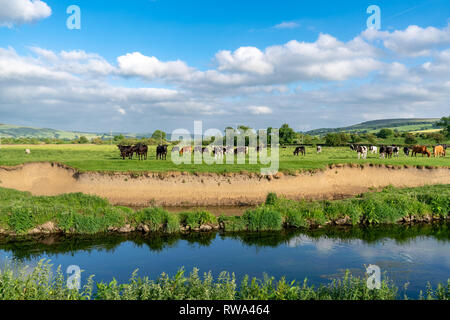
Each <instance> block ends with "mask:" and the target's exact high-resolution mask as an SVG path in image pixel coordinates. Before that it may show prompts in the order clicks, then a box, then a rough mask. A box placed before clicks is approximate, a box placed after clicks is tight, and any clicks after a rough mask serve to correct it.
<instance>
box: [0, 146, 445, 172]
mask: <svg viewBox="0 0 450 320" xmlns="http://www.w3.org/2000/svg"><path fill="white" fill-rule="evenodd" d="M27 148H28V147H27ZM29 148H30V149H31V154H30V155H26V154H25V152H24V150H25V147H24V146H2V147H1V149H0V165H6V166H13V165H18V164H22V163H25V162H36V161H54V162H61V163H64V164H66V165H68V166H71V167H73V168H76V169H78V170H80V171H127V172H165V171H186V172H216V173H223V172H241V171H247V172H259V171H260V168H261V167H268V165H263V166H262V165H259V164H257V165H250V164H234V165H217V164H216V165H207V164H201V165H195V164H183V165H175V164H174V163H173V162H172V161H170V153H169V155H168V158H167V160H166V161H161V160H156V147H155V146H151V147H150V149H149V158H148V160H147V161H138V160H136V159H134V160H122V159H121V158H120V157H119V151H118V149H117V147H116V146H109V145H101V146H96V145H43V146H30V147H29ZM293 150H294V148H287V149H280V171H283V172H294V171H296V170H310V169H323V168H325V167H326V166H328V165H330V164H344V163H361V164H362V163H373V164H390V165H409V166H439V167H448V166H450V159H449V155H447V157H446V158H433V157H432V158H426V157H422V156H418V157H416V158H408V157H405V156H404V155H401V156H400V157H399V158H393V159H379V157H378V155H371V154H369V157H368V159H367V160H358V159H357V154H356V152H354V151H351V150H350V149H349V148H347V147H339V148H328V147H325V148H323V152H322V154H316V152H315V149H314V148H312V147H308V148H307V155H306V156H305V157H294V156H293Z"/></svg>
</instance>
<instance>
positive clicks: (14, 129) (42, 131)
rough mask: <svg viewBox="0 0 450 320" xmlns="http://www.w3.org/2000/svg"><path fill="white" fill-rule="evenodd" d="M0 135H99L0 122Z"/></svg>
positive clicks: (12, 136) (41, 136) (38, 136)
mask: <svg viewBox="0 0 450 320" xmlns="http://www.w3.org/2000/svg"><path fill="white" fill-rule="evenodd" d="M0 136H1V137H3V138H20V137H30V138H50V139H53V138H58V139H76V137H77V136H78V137H80V136H85V137H86V138H88V139H92V138H97V137H100V136H101V135H99V134H96V133H87V132H72V131H63V130H55V129H49V128H33V127H22V126H15V125H7V124H0Z"/></svg>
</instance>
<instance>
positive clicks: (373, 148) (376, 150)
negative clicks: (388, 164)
mask: <svg viewBox="0 0 450 320" xmlns="http://www.w3.org/2000/svg"><path fill="white" fill-rule="evenodd" d="M370 152H372V154H377V153H378V147H376V146H371V147H370Z"/></svg>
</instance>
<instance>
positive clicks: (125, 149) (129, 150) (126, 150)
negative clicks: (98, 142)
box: [117, 144, 135, 160]
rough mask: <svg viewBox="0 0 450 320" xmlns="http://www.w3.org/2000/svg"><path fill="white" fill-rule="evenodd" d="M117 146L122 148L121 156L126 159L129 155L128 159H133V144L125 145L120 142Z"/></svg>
mask: <svg viewBox="0 0 450 320" xmlns="http://www.w3.org/2000/svg"><path fill="white" fill-rule="evenodd" d="M117 147H118V148H119V150H120V156H121V157H122V159H123V160H125V157H128V159H133V154H134V151H135V150H134V147H133V146H123V145H120V144H119V145H118V146H117Z"/></svg>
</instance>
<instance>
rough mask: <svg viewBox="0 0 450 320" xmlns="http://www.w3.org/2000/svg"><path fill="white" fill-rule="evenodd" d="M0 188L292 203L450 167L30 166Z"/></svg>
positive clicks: (137, 199) (6, 175)
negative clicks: (258, 170) (280, 198)
mask: <svg viewBox="0 0 450 320" xmlns="http://www.w3.org/2000/svg"><path fill="white" fill-rule="evenodd" d="M0 181H1V182H0V186H1V187H5V188H13V189H17V190H21V191H30V192H31V193H32V194H33V195H57V194H62V193H71V192H83V193H86V194H95V195H98V196H101V197H104V198H107V199H108V200H109V201H110V202H111V203H113V204H120V205H128V206H146V205H148V204H150V203H152V202H153V203H156V204H158V205H163V206H221V205H244V204H245V205H253V204H258V203H261V202H263V201H264V199H265V197H266V195H267V193H269V192H276V193H277V194H279V195H285V196H286V197H288V198H290V199H295V200H298V199H302V198H310V199H336V198H343V197H348V196H352V195H355V194H359V193H362V192H365V191H367V190H368V189H369V188H379V187H384V186H387V185H393V186H396V187H418V186H423V185H427V184H449V183H450V168H405V167H396V168H395V167H386V166H374V165H365V166H364V167H360V166H357V165H349V166H333V167H330V168H328V169H326V170H323V171H318V172H305V173H298V174H297V175H283V174H281V173H279V174H278V175H277V176H274V177H264V176H259V175H256V174H247V173H246V174H239V173H236V174H234V173H228V174H220V175H219V174H213V173H211V174H208V173H204V174H183V173H181V172H173V173H160V174H159V173H147V174H144V175H141V176H136V175H133V174H129V173H111V174H106V173H97V172H87V173H79V172H77V171H76V170H74V169H71V168H68V167H66V166H63V165H60V164H52V163H28V164H24V165H20V166H16V167H0Z"/></svg>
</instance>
